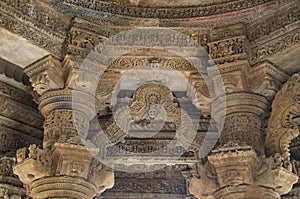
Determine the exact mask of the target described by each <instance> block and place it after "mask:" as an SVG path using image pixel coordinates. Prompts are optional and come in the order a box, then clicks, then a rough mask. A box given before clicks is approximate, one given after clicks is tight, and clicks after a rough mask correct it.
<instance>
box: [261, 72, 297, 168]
mask: <svg viewBox="0 0 300 199" xmlns="http://www.w3.org/2000/svg"><path fill="white" fill-rule="evenodd" d="M299 86H300V74H295V75H293V76H292V77H291V79H290V80H289V81H288V82H287V83H286V84H285V85H284V87H283V88H282V89H281V90H280V91H279V92H278V93H277V95H276V97H275V99H274V101H273V104H272V107H273V109H272V113H271V116H270V119H269V122H268V129H267V137H266V149H267V151H268V153H269V154H270V155H274V154H276V153H279V154H282V156H283V157H284V160H285V162H286V164H287V165H289V160H290V152H289V145H290V142H291V140H292V139H294V138H295V137H296V136H298V134H299V130H298V127H297V124H296V123H295V121H294V118H296V117H299V115H300V98H299V96H300V92H299Z"/></svg>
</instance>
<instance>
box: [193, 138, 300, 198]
mask: <svg viewBox="0 0 300 199" xmlns="http://www.w3.org/2000/svg"><path fill="white" fill-rule="evenodd" d="M283 164H284V162H283V158H282V156H280V155H279V154H277V155H276V156H275V157H270V158H267V157H265V156H257V153H256V152H255V150H254V149H253V148H252V147H250V146H247V145H246V144H245V145H241V144H237V143H234V142H229V143H227V144H226V145H224V146H222V147H220V148H218V149H216V150H214V151H213V152H212V154H211V155H210V156H209V157H208V162H207V163H206V164H205V165H202V168H204V169H203V170H204V172H203V171H202V172H198V174H200V175H199V176H198V177H197V176H196V175H195V176H194V177H193V180H192V181H191V185H190V191H191V192H192V193H193V194H194V195H196V196H197V198H220V199H221V198H222V199H223V198H253V199H255V198H270V199H274V198H278V199H279V198H280V195H284V194H287V193H288V192H289V191H290V190H291V189H292V186H293V184H294V183H296V182H297V181H298V176H297V175H296V174H295V173H294V172H293V171H289V170H287V169H285V168H284V165H283ZM208 168H210V169H208ZM201 186H206V188H205V190H202V189H203V188H202V187H201ZM196 187H197V188H198V189H197V188H196Z"/></svg>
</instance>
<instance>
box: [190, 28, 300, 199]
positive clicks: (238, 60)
mask: <svg viewBox="0 0 300 199" xmlns="http://www.w3.org/2000/svg"><path fill="white" fill-rule="evenodd" d="M228 28H230V29H231V30H232V32H233V34H236V35H227V34H223V33H226V30H227V29H228ZM235 28H236V29H235ZM233 36H234V37H233ZM231 37H233V38H231ZM212 39H214V40H215V41H213V42H211V43H210V44H209V49H210V53H211V57H212V59H213V61H214V62H215V63H217V64H219V66H218V70H215V69H213V68H211V69H208V73H209V76H210V79H212V82H213V85H214V95H215V100H214V101H213V102H212V116H213V117H214V119H215V120H216V121H217V122H218V123H219V127H220V128H219V132H220V138H219V144H220V146H219V147H217V148H216V149H215V150H213V151H212V153H211V154H210V156H209V157H208V160H207V161H206V162H205V164H200V163H199V165H198V167H197V168H198V169H194V172H195V174H194V175H193V176H194V177H193V178H192V180H191V185H190V191H191V193H193V194H194V195H195V196H196V197H197V198H216V199H226V198H248V199H249V198H253V199H256V198H270V199H271V198H272V199H273V198H280V196H281V195H284V194H287V193H288V192H289V191H290V190H291V188H292V186H293V184H294V183H296V182H297V180H298V176H297V175H296V174H295V171H294V170H293V169H292V167H291V166H290V162H289V159H288V158H286V155H285V154H286V153H285V152H284V151H283V152H284V153H283V154H281V153H272V154H271V156H270V157H266V155H265V154H267V155H269V154H270V150H268V149H266V148H267V145H265V143H264V140H263V135H264V133H265V132H264V131H265V129H264V128H263V127H264V125H265V124H264V120H265V118H266V116H267V111H268V109H269V106H270V100H272V99H273V98H274V95H275V93H276V91H277V90H278V89H279V88H280V84H281V83H282V82H283V81H285V80H286V79H287V75H286V74H285V73H284V72H283V71H281V70H279V69H277V68H276V67H275V66H273V65H272V64H270V63H267V62H265V63H260V64H258V66H255V67H253V68H251V67H250V65H249V63H248V61H247V54H246V53H247V49H248V41H247V38H246V37H245V36H244V33H243V28H242V25H237V26H236V27H224V28H219V29H217V30H213V33H212ZM211 61H212V60H211ZM222 86H224V87H223V88H224V90H225V92H222V89H220V88H222ZM286 97H287V96H286ZM278 106H280V105H279V104H278ZM278 117H281V116H278ZM222 121H223V122H222ZM274 130H275V129H274ZM275 131H276V130H275ZM283 132H284V131H283ZM275 133H276V132H275ZM283 137H284V136H283ZM276 141H277V140H276ZM269 143H276V144H277V142H269ZM280 144H283V145H286V144H285V142H282V143H280ZM274 148H276V147H273V149H274ZM204 186H206V187H205V188H203V187H204Z"/></svg>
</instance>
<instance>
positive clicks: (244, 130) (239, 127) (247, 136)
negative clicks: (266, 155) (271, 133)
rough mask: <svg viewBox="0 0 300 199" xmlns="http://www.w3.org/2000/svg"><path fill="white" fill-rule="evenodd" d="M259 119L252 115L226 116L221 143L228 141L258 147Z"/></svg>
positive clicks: (259, 144) (237, 114)
mask: <svg viewBox="0 0 300 199" xmlns="http://www.w3.org/2000/svg"><path fill="white" fill-rule="evenodd" d="M261 127H262V124H261V119H260V118H259V117H258V116H256V115H254V114H247V113H234V114H232V115H228V116H226V119H225V127H224V129H223V132H222V135H221V143H227V142H229V141H237V142H245V143H248V144H250V145H254V146H256V148H257V147H260V146H261V145H262V143H261V131H262V130H261Z"/></svg>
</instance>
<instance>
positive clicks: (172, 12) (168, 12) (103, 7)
mask: <svg viewBox="0 0 300 199" xmlns="http://www.w3.org/2000/svg"><path fill="white" fill-rule="evenodd" d="M63 2H64V4H67V5H76V6H80V7H83V8H87V9H91V10H96V11H99V12H105V13H112V14H119V15H125V16H131V17H146V18H190V17H201V16H208V15H215V14H223V13H226V12H233V11H237V10H242V9H246V8H249V7H254V6H258V5H262V4H265V3H268V2H272V1H271V0H262V1H249V2H244V1H234V2H230V3H224V4H222V3H221V4H216V5H210V6H204V7H193V8H180V9H168V8H163V9H157V8H140V7H129V6H123V5H120V4H112V3H107V2H103V1H99V0H97V1H95V2H94V3H90V2H88V1H78V0H64V1H63Z"/></svg>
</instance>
